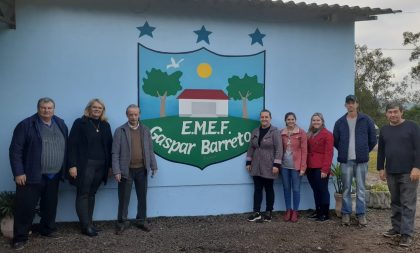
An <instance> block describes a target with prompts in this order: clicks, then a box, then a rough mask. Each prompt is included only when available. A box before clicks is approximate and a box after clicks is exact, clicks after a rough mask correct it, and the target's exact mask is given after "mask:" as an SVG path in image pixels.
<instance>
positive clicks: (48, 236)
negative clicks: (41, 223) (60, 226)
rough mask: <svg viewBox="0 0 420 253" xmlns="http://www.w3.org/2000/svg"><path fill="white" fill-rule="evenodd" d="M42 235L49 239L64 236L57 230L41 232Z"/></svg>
mask: <svg viewBox="0 0 420 253" xmlns="http://www.w3.org/2000/svg"><path fill="white" fill-rule="evenodd" d="M40 235H41V236H42V237H44V238H47V239H61V238H63V237H62V236H61V235H59V234H58V233H57V232H51V233H49V234H40Z"/></svg>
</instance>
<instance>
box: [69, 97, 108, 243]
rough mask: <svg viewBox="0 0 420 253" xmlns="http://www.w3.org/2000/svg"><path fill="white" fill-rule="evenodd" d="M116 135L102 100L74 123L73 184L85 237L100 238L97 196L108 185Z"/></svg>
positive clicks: (71, 149)
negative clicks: (95, 214)
mask: <svg viewBox="0 0 420 253" xmlns="http://www.w3.org/2000/svg"><path fill="white" fill-rule="evenodd" d="M111 148H112V133H111V127H110V125H109V123H108V122H107V120H106V117H105V104H104V103H103V102H102V101H101V100H100V99H98V98H95V99H92V100H91V101H89V103H88V104H87V106H86V108H85V110H84V114H83V116H82V117H81V118H78V119H76V120H75V121H74V123H73V126H72V128H71V131H70V136H69V148H68V150H69V154H68V155H69V167H70V169H69V171H68V172H69V180H70V183H72V184H74V185H76V187H77V195H76V212H77V216H78V217H79V221H80V226H81V229H82V233H83V234H85V235H87V236H96V235H98V231H99V230H98V229H97V228H95V227H94V226H93V223H92V216H93V210H94V206H95V194H96V191H97V190H98V188H99V186H100V185H101V183H102V182H104V183H106V181H107V178H108V170H109V169H110V168H111Z"/></svg>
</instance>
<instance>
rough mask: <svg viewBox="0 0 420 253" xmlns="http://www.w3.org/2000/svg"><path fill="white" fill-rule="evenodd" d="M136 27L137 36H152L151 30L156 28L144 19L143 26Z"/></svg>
mask: <svg viewBox="0 0 420 253" xmlns="http://www.w3.org/2000/svg"><path fill="white" fill-rule="evenodd" d="M137 29H139V31H140V35H139V38H140V37H141V36H144V35H149V36H150V37H152V38H153V34H152V32H153V31H154V30H155V29H156V27H153V26H150V25H149V23H147V21H146V22H145V23H144V25H143V26H139V27H137Z"/></svg>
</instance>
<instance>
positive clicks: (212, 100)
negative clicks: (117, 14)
mask: <svg viewBox="0 0 420 253" xmlns="http://www.w3.org/2000/svg"><path fill="white" fill-rule="evenodd" d="M177 98H178V100H179V116H180V117H205V118H217V117H227V116H228V114H229V104H228V100H229V97H228V96H227V95H226V94H225V93H224V92H223V91H222V90H205V89H185V90H183V91H182V93H181V94H180V95H179V96H178V97H177Z"/></svg>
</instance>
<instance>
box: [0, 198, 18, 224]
mask: <svg viewBox="0 0 420 253" xmlns="http://www.w3.org/2000/svg"><path fill="white" fill-rule="evenodd" d="M15 195H16V193H15V192H11V191H3V192H0V218H3V217H6V216H10V217H11V216H13V210H14V205H15Z"/></svg>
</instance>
